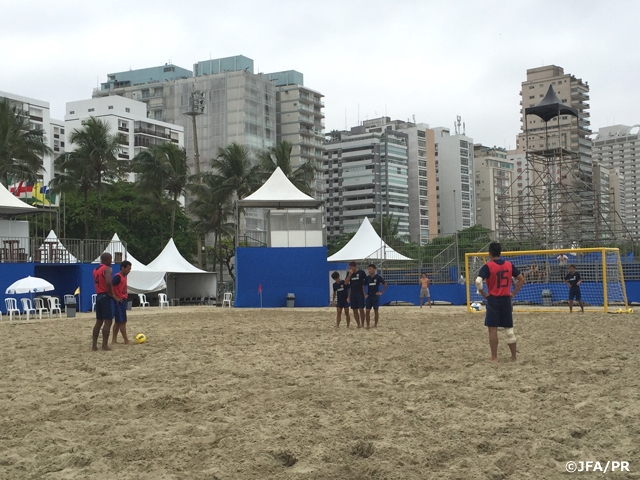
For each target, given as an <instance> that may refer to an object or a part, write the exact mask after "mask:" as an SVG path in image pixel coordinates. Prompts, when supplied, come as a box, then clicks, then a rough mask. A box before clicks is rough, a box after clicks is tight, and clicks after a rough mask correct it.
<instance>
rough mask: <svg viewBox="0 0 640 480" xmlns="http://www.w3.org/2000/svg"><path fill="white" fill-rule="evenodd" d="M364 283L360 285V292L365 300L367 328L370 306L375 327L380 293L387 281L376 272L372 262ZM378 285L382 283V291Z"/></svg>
mask: <svg viewBox="0 0 640 480" xmlns="http://www.w3.org/2000/svg"><path fill="white" fill-rule="evenodd" d="M365 283H366V285H364V286H363V287H362V293H364V298H365V299H366V300H367V328H369V315H370V313H371V309H372V308H373V312H374V314H375V320H374V322H375V323H374V324H373V328H375V327H377V326H378V307H379V306H380V295H382V294H383V293H384V291H385V290H386V289H387V282H385V281H384V278H382V277H381V276H380V275H378V274H377V273H376V266H375V265H374V264H373V263H372V264H371V265H369V275H367V278H366V280H365ZM380 285H384V287H383V288H382V291H380ZM365 286H366V292H365Z"/></svg>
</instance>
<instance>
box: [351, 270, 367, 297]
mask: <svg viewBox="0 0 640 480" xmlns="http://www.w3.org/2000/svg"><path fill="white" fill-rule="evenodd" d="M366 279H367V274H366V273H364V271H362V270H358V271H357V272H356V273H354V274H353V275H351V278H350V279H349V285H351V291H352V292H353V293H354V295H362V286H363V285H364V284H365V282H366Z"/></svg>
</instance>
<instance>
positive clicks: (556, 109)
mask: <svg viewBox="0 0 640 480" xmlns="http://www.w3.org/2000/svg"><path fill="white" fill-rule="evenodd" d="M524 113H525V115H537V116H538V117H540V118H541V119H542V120H543V121H545V122H548V121H549V120H551V119H552V118H554V117H557V116H558V115H573V116H574V117H577V116H578V111H577V110H576V109H575V108H572V107H570V106H568V105H565V104H564V103H561V102H560V99H559V98H558V96H557V95H556V92H555V91H554V90H553V85H549V89H548V90H547V94H546V95H545V96H544V98H543V99H542V100H540V103H538V104H537V105H535V106H533V107H529V108H525V110H524Z"/></svg>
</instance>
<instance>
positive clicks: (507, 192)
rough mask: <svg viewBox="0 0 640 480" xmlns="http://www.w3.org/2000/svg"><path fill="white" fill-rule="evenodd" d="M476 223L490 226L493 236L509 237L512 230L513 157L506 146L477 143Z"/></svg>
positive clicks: (475, 169)
mask: <svg viewBox="0 0 640 480" xmlns="http://www.w3.org/2000/svg"><path fill="white" fill-rule="evenodd" d="M473 150H474V160H473V164H474V177H475V191H476V192H475V198H476V207H475V208H476V225H481V226H482V227H484V228H488V229H489V230H491V231H492V232H494V233H493V235H494V238H495V239H497V240H502V239H505V238H508V237H509V234H510V233H511V230H512V221H513V213H512V209H513V204H512V197H513V192H512V187H513V180H514V175H513V161H512V160H509V159H508V158H507V151H506V150H505V149H504V148H498V147H486V146H483V145H480V144H476V145H474V148H473Z"/></svg>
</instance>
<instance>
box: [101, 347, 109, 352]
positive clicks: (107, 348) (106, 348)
mask: <svg viewBox="0 0 640 480" xmlns="http://www.w3.org/2000/svg"><path fill="white" fill-rule="evenodd" d="M102 350H104V351H105V352H109V351H111V349H110V348H109V347H105V346H104V345H103V346H102Z"/></svg>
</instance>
